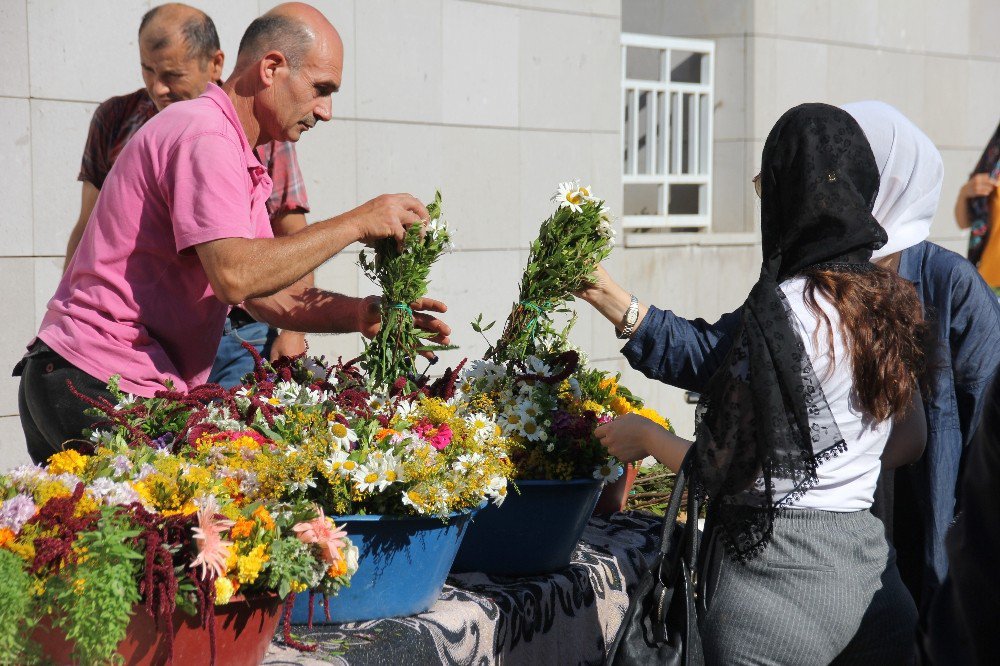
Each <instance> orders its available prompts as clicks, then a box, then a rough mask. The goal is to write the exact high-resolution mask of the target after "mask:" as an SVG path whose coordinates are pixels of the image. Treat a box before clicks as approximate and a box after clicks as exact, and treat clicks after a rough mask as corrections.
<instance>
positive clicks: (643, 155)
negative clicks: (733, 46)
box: [621, 33, 715, 235]
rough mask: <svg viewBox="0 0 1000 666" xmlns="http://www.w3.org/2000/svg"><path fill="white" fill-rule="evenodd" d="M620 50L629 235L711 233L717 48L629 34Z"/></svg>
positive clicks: (625, 212)
mask: <svg viewBox="0 0 1000 666" xmlns="http://www.w3.org/2000/svg"><path fill="white" fill-rule="evenodd" d="M621 45H622V107H623V109H622V160H623V161H622V182H623V185H624V188H625V192H624V195H625V196H624V210H623V215H622V226H623V227H624V230H625V233H626V235H628V234H632V233H642V232H647V231H656V232H664V231H702V230H708V229H709V228H710V227H711V219H712V104H713V97H714V84H713V79H714V77H713V66H714V62H715V43H714V42H711V41H707V40H698V39H682V38H676V37H658V36H654V35H639V34H631V33H623V34H622V39H621Z"/></svg>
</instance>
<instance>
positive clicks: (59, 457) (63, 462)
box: [49, 449, 87, 474]
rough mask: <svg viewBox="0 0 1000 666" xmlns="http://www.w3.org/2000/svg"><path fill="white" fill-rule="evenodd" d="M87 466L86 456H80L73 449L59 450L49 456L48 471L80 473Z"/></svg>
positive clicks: (53, 472)
mask: <svg viewBox="0 0 1000 666" xmlns="http://www.w3.org/2000/svg"><path fill="white" fill-rule="evenodd" d="M86 466H87V456H82V455H80V454H79V452H77V451H74V450H73V449H66V450H65V451H60V452H59V453H56V454H55V455H53V456H51V457H50V458H49V473H51V474H80V473H81V472H83V468H84V467H86Z"/></svg>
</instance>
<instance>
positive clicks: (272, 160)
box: [63, 3, 313, 387]
mask: <svg viewBox="0 0 1000 666" xmlns="http://www.w3.org/2000/svg"><path fill="white" fill-rule="evenodd" d="M139 62H140V64H141V66H142V78H143V81H144V83H145V88H140V89H139V90H136V91H135V92H133V93H131V94H128V95H122V96H120V97H112V98H111V99H109V100H107V101H105V102H104V103H102V104H101V105H100V106H99V107H98V108H97V111H96V112H95V113H94V117H93V120H92V121H91V123H90V133H89V135H88V136H87V144H86V147H85V148H84V152H83V162H82V165H81V167H80V175H79V177H78V180H80V181H82V183H83V195H82V197H81V205H80V216H79V218H78V219H77V222H76V225H75V226H74V228H73V231H72V232H71V233H70V237H69V242H68V243H67V247H66V261H65V263H64V265H63V269H64V270H65V268H66V266H68V265H69V262H70V260H71V259H72V257H73V253H74V252H76V246H77V245H78V244H79V243H80V237H81V236H82V235H83V230H84V229H85V228H86V226H87V220H89V219H90V214H91V212H93V210H94V204H95V203H96V202H97V195H98V194H99V192H100V189H101V186H102V185H104V179H105V178H107V176H108V172H109V171H111V167H112V166H113V165H114V162H115V159H116V158H117V157H118V155H119V153H121V151H122V148H124V147H125V144H126V143H127V142H128V140H129V139H130V138H132V136H133V135H134V134H135V133H136V132H138V131H139V128H140V127H142V126H143V125H144V124H145V123H146V121H148V120H149V119H150V118H152V117H153V116H154V115H156V113H157V111H161V110H163V109H164V108H166V107H167V106H168V105H169V104H171V103H173V102H178V101H183V100H188V99H194V98H195V97H198V96H199V95H201V94H202V93H203V92H205V88H206V87H207V86H208V84H209V83H217V82H219V80H220V79H221V77H222V68H223V64H224V55H223V52H222V49H221V48H220V45H219V36H218V33H217V31H216V29H215V24H214V23H213V21H212V19H211V18H210V17H209V16H208V15H207V14H205V13H204V12H202V11H201V10H199V9H195V8H194V7H189V6H188V5H184V4H180V3H169V4H165V5H160V6H158V7H154V8H153V9H151V10H149V11H148V12H146V14H145V15H144V16H143V17H142V21H141V22H140V24H139ZM257 155H258V157H259V158H260V161H261V163H262V164H263V165H264V166H265V167H266V168H267V171H268V175H269V176H271V181H272V183H273V190H272V192H271V196H270V197H269V198H268V200H267V211H268V215H269V216H270V218H271V228H272V229H273V231H274V235H275V236H285V235H288V234H291V233H295V232H296V231H298V230H300V229H303V228H305V226H306V218H305V213H307V212H308V211H309V203H308V200H307V199H306V189H305V183H304V182H303V179H302V173H301V172H300V170H299V163H298V159H297V157H296V154H295V144H293V143H287V142H278V141H271V142H268V143H266V144H263V145H261V146H259V147H258V148H257ZM304 279H305V280H306V281H307V282H308V283H309V284H312V279H313V278H312V274H310V275H308V276H306V277H305V278H304ZM244 341H245V342H249V343H251V344H253V345H254V346H255V347H256V348H257V351H258V352H260V353H261V354H263V355H264V356H269V357H271V358H277V357H278V356H281V355H288V356H294V355H296V354H300V353H302V352H304V351H305V348H306V344H305V335H303V334H302V333H299V332H296V331H282V332H280V333H279V332H278V330H277V329H275V328H273V327H269V326H268V325H267V324H263V323H260V322H257V321H255V320H254V319H253V318H252V317H251V316H250V315H249V314H247V312H246V310H244V309H242V308H240V307H234V308H232V309H231V310H230V311H229V316H228V318H227V321H226V326H225V331H224V333H223V337H222V343H221V344H220V345H219V350H218V352H217V353H216V357H215V363H214V365H213V367H212V373H211V375H210V377H209V379H210V380H211V381H213V382H217V383H219V384H222V385H223V386H226V387H229V386H233V385H234V384H237V383H239V380H240V378H241V377H242V376H243V375H245V374H246V373H247V372H249V371H251V370H253V364H254V362H253V358H252V357H251V356H250V354H249V353H248V352H247V351H246V349H244V347H243V344H242V343H243V342H244Z"/></svg>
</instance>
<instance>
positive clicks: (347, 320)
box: [243, 282, 365, 333]
mask: <svg viewBox="0 0 1000 666" xmlns="http://www.w3.org/2000/svg"><path fill="white" fill-rule="evenodd" d="M243 305H244V307H245V308H246V309H247V311H249V312H250V314H251V315H253V317H254V318H255V319H257V320H259V321H263V322H266V323H268V324H270V325H271V326H276V327H278V328H281V329H287V330H291V331H299V332H302V333H353V332H356V331H358V330H359V329H360V327H361V325H362V320H363V314H364V313H363V310H364V309H365V300H364V299H361V298H354V297H352V296H344V295H343V294H337V293H334V292H330V291H325V290H323V289H317V288H316V287H307V286H304V285H302V283H301V282H298V283H296V284H295V285H293V286H292V287H290V288H289V289H284V290H282V291H279V292H278V293H275V294H272V295H270V296H265V297H262V298H255V299H253V300H250V301H246V302H245V303H244V304H243Z"/></svg>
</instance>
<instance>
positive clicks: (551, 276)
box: [486, 180, 615, 363]
mask: <svg viewBox="0 0 1000 666" xmlns="http://www.w3.org/2000/svg"><path fill="white" fill-rule="evenodd" d="M552 201H553V203H556V204H557V208H556V211H555V212H554V213H553V214H552V215H551V216H550V217H549V218H548V219H546V220H545V221H544V222H542V226H541V228H540V229H539V230H538V238H536V239H535V240H534V241H533V242H532V244H531V254H530V255H529V257H528V265H527V266H526V267H525V269H524V274H523V276H522V277H521V285H520V291H519V293H518V302H517V303H514V305H513V307H512V308H511V311H510V314H509V315H508V316H507V323H506V325H505V326H504V330H503V333H502V334H501V336H500V339H499V340H498V341H497V344H496V345H495V346H493V347H491V348H490V350H489V351H488V352H487V355H486V357H487V358H488V359H490V360H492V361H496V362H498V363H506V362H510V361H514V360H523V359H525V358H527V357H528V356H530V355H532V354H533V353H535V351H536V348H537V347H538V346H539V343H538V341H539V340H541V339H542V338H545V337H550V336H552V335H553V334H556V331H554V329H553V328H552V314H553V313H556V312H566V311H567V310H566V308H565V304H566V303H567V302H569V301H572V300H573V292H576V291H579V290H580V289H582V288H583V287H585V286H586V285H587V284H588V283H589V282H591V281H592V280H593V277H594V272H595V270H596V269H597V266H598V264H600V263H601V262H602V261H604V260H605V259H606V258H607V257H608V255H610V254H611V250H612V248H614V244H615V232H614V228H613V227H612V216H611V211H610V210H609V209H608V207H607V205H605V202H604V201H603V200H602V199H600V198H598V197H595V196H594V195H593V193H592V192H591V190H590V188H589V187H581V186H580V181H578V180H577V181H573V182H565V183H560V184H559V189H558V191H557V192H556V194H555V195H554V196H553V197H552Z"/></svg>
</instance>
